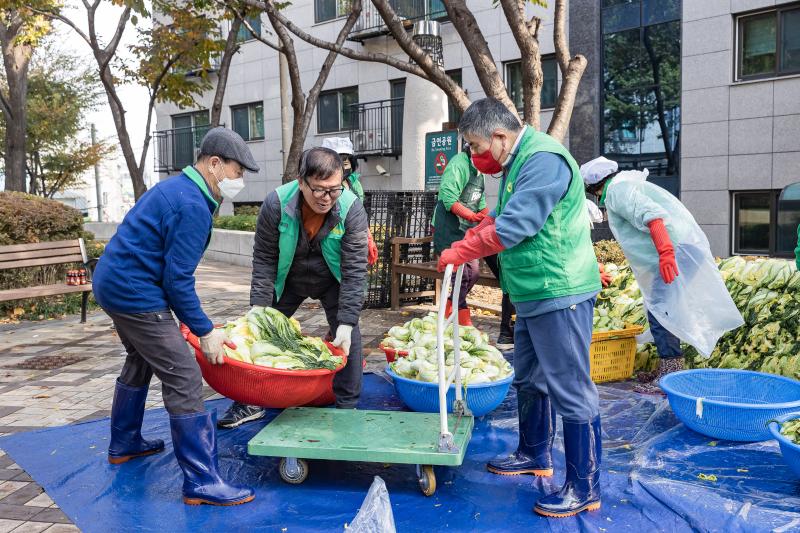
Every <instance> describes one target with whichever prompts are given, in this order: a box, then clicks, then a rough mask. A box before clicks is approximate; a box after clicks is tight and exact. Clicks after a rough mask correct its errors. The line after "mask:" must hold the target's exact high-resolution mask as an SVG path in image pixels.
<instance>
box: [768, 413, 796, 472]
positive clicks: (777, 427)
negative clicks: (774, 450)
mask: <svg viewBox="0 0 800 533" xmlns="http://www.w3.org/2000/svg"><path fill="white" fill-rule="evenodd" d="M795 418H800V411H797V412H795V413H789V414H787V415H783V416H779V417H778V418H776V419H775V420H774V421H772V422H770V423H769V431H770V433H772V437H773V438H774V439H775V440H777V441H778V445H779V446H780V447H781V455H783V460H784V461H785V462H786V464H787V465H789V468H791V469H792V472H794V473H795V475H796V476H797V477H798V478H800V444H795V443H794V442H792V441H791V440H789V438H788V437H785V436H783V435H781V424H783V423H784V422H786V421H787V420H793V419H795Z"/></svg>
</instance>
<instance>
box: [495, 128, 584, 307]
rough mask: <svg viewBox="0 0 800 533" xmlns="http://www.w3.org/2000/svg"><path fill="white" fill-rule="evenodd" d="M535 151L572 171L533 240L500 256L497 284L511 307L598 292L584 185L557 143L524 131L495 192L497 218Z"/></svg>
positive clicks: (570, 158) (574, 163) (563, 150)
mask: <svg viewBox="0 0 800 533" xmlns="http://www.w3.org/2000/svg"><path fill="white" fill-rule="evenodd" d="M537 152H550V153H554V154H558V155H560V156H562V157H563V158H564V159H565V160H566V161H567V163H568V164H569V167H570V170H571V171H572V180H571V181H570V184H569V187H568V188H567V193H566V195H565V196H564V198H562V199H561V200H560V201H559V202H558V203H557V204H556V205H555V207H554V208H553V211H552V212H551V213H550V216H549V217H548V218H547V221H546V222H545V224H544V226H543V227H542V229H541V230H540V231H539V232H538V233H537V234H536V235H534V236H532V237H528V238H526V239H524V240H523V241H522V242H520V243H519V244H517V245H516V246H513V247H512V248H509V249H507V250H505V251H503V252H500V254H499V257H500V284H501V286H502V287H503V291H505V292H507V293H508V294H509V296H510V297H511V301H512V302H525V301H530V300H545V299H549V298H560V297H563V296H572V295H575V294H583V293H587V292H591V291H599V290H600V275H599V273H598V269H597V258H596V256H595V254H594V249H593V248H592V239H591V233H590V228H589V215H588V214H587V212H586V205H585V196H584V185H583V179H582V178H581V174H580V171H579V170H578V164H577V163H576V162H575V159H573V157H572V156H571V155H570V153H569V152H568V151H567V149H566V148H564V146H563V145H561V143H559V142H558V141H556V140H555V139H553V138H552V137H550V136H549V135H547V134H545V133H541V132H537V131H533V130H532V129H531V128H528V129H527V130H526V132H525V134H524V136H523V138H522V141H521V142H520V145H519V149H518V152H517V156H516V158H515V159H514V162H513V164H512V165H511V168H510V170H509V172H508V176H507V178H506V182H505V187H504V189H503V190H502V191H500V198H499V200H498V203H497V209H496V212H497V215H498V216H500V214H501V213H502V212H503V208H504V207H505V205H506V204H507V203H508V200H509V199H510V198H511V195H512V194H514V186H515V183H516V181H517V175H518V174H519V171H520V169H521V168H522V165H523V164H525V162H526V161H527V160H528V159H530V158H531V157H532V156H533V155H534V154H536V153H537Z"/></svg>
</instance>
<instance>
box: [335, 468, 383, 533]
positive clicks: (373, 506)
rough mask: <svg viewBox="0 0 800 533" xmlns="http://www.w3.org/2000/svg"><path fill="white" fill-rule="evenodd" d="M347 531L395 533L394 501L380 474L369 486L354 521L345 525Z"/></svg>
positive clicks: (355, 532) (352, 532) (348, 532)
mask: <svg viewBox="0 0 800 533" xmlns="http://www.w3.org/2000/svg"><path fill="white" fill-rule="evenodd" d="M345 531H347V533H395V532H396V529H395V527H394V515H393V514H392V502H391V501H389V491H388V490H387V489H386V483H384V482H383V480H382V479H381V478H380V477H379V476H375V480H374V481H373V482H372V485H371V486H370V487H369V492H367V497H366V498H364V503H362V504H361V508H360V509H359V510H358V514H357V515H356V517H355V518H354V519H353V523H352V524H350V525H349V526H345Z"/></svg>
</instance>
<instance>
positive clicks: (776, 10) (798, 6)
mask: <svg viewBox="0 0 800 533" xmlns="http://www.w3.org/2000/svg"><path fill="white" fill-rule="evenodd" d="M796 10H800V2H796V3H792V4H787V5H783V6H780V7H773V8H771V9H760V10H758V11H751V12H746V13H739V14H737V15H735V20H734V22H735V24H736V28H735V30H736V33H735V35H736V42H735V43H734V44H735V51H736V54H735V57H734V77H733V81H734V82H746V81H753V80H767V79H774V78H782V77H785V76H795V75H798V74H800V68H797V69H793V70H782V69H781V63H782V59H783V50H782V46H781V37H782V35H783V16H782V14H783V13H785V12H787V11H796ZM769 14H773V15H774V16H775V70H773V71H772V72H765V73H761V74H751V75H748V76H745V75H743V74H742V60H743V58H744V47H743V42H744V39H743V36H744V25H743V24H742V21H743V20H746V19H749V18H755V17H760V16H764V15H769Z"/></svg>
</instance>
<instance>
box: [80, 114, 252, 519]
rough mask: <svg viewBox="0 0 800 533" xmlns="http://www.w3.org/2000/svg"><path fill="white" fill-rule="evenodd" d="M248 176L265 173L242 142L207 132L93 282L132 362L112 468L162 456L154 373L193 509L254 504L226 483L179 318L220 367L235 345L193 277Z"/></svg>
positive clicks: (120, 396) (147, 201) (118, 408)
mask: <svg viewBox="0 0 800 533" xmlns="http://www.w3.org/2000/svg"><path fill="white" fill-rule="evenodd" d="M245 169H247V170H249V171H251V172H257V171H258V165H257V164H256V162H255V161H254V160H253V155H252V154H251V153H250V150H249V149H248V148H247V145H246V144H245V142H244V141H243V140H242V138H241V137H240V136H239V135H238V134H237V133H235V132H233V131H231V130H227V129H225V128H214V129H212V130H211V131H209V132H208V133H207V134H206V136H205V138H204V139H203V142H202V144H201V146H200V157H199V158H198V160H197V162H196V163H195V164H194V165H193V166H187V167H186V168H184V169H183V172H181V174H179V175H178V176H174V177H172V178H169V179H167V180H165V181H162V182H160V183H158V184H157V185H155V186H154V187H153V188H152V189H150V190H149V191H147V192H146V193H145V194H144V195H143V196H142V197H141V198H140V199H139V201H138V202H136V205H135V206H134V207H133V209H131V210H130V212H129V213H128V214H127V215H126V216H125V219H124V220H123V221H122V224H120V226H119V228H118V229H117V233H116V234H115V235H114V237H113V238H112V239H111V242H109V243H108V246H106V249H105V251H104V253H103V256H102V257H101V258H100V261H99V262H98V264H97V268H96V269H95V271H94V276H93V280H92V282H93V290H94V294H95V299H96V300H97V302H98V303H99V304H100V306H102V308H103V309H104V310H105V311H106V313H108V315H109V316H110V317H111V319H112V320H113V321H114V325H115V327H116V331H117V334H118V335H119V338H120V340H121V341H122V344H123V346H124V347H125V350H126V351H127V354H128V357H127V359H126V360H125V365H124V367H123V368H122V373H121V374H120V376H119V378H117V385H116V390H115V393H114V403H113V405H112V408H111V440H110V443H109V447H108V461H109V462H110V463H111V464H120V463H124V462H126V461H129V460H131V459H134V458H137V457H142V456H147V455H150V454H154V453H158V452H161V451H163V450H164V441H162V440H161V439H152V440H146V439H144V438H143V437H142V418H143V416H144V406H145V400H146V398H147V389H148V386H149V384H150V379H151V378H152V377H153V374H155V375H156V376H158V379H160V380H161V383H162V389H163V398H164V406H165V407H166V409H167V412H168V413H169V415H170V427H171V429H172V443H173V447H174V449H175V458H176V459H177V460H178V464H179V465H180V467H181V469H182V470H183V474H184V482H183V501H184V503H186V504H189V505H198V504H203V503H205V504H212V505H237V504H240V503H246V502H249V501H250V500H252V499H253V498H254V497H255V496H254V493H253V490H252V489H250V488H249V487H243V486H238V485H234V484H231V483H227V482H226V481H225V480H224V479H222V477H221V476H220V473H219V470H218V465H217V442H216V428H215V420H214V415H213V414H212V413H208V412H206V410H205V406H204V405H203V397H202V389H203V380H202V376H201V374H200V368H199V367H198V366H197V362H196V361H195V360H194V356H193V354H192V353H190V352H189V350H188V349H187V347H186V342H185V341H184V339H183V336H182V335H181V332H180V330H179V329H178V325H177V324H176V322H175V318H174V317H177V318H178V320H180V321H181V322H183V323H184V324H186V326H187V327H188V328H189V329H190V330H191V331H192V333H194V334H195V335H197V336H198V337H199V338H200V346H201V347H202V350H203V354H204V355H205V357H206V358H207V359H208V361H209V362H210V363H212V364H223V345H224V344H230V341H229V340H228V338H227V337H226V335H225V333H224V331H223V330H219V329H214V326H213V324H212V322H211V320H209V318H208V316H206V314H205V313H204V312H203V309H202V307H201V306H200V300H199V298H198V297H197V293H196V292H195V289H194V271H195V269H196V268H197V265H198V263H199V262H200V259H201V258H202V256H203V252H204V251H205V248H206V245H207V244H208V241H209V239H210V238H211V222H212V215H213V214H214V212H215V211H216V210H217V208H218V207H219V203H220V202H221V201H222V198H223V197H226V198H233V197H234V196H236V194H237V193H238V192H239V191H241V189H242V187H244V181H243V179H242V175H243V174H244V171H245ZM230 345H231V346H232V344H230Z"/></svg>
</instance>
